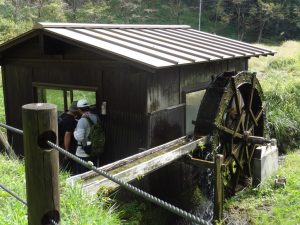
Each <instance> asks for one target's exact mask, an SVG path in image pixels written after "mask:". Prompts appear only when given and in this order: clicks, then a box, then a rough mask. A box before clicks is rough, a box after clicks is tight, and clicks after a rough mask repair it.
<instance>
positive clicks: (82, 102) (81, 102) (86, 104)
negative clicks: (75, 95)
mask: <svg viewBox="0 0 300 225" xmlns="http://www.w3.org/2000/svg"><path fill="white" fill-rule="evenodd" d="M89 106H90V104H89V102H88V101H87V100H86V99H80V100H79V101H78V102H77V107H78V108H85V107H89Z"/></svg>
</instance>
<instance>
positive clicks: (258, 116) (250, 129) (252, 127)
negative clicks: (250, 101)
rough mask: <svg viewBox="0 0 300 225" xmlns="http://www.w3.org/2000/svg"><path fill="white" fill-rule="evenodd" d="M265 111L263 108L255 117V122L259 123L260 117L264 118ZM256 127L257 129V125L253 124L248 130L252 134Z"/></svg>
mask: <svg viewBox="0 0 300 225" xmlns="http://www.w3.org/2000/svg"><path fill="white" fill-rule="evenodd" d="M263 111H264V107H262V108H261V109H260V111H259V112H258V113H257V114H256V116H254V117H255V120H256V121H257V123H258V121H259V119H260V117H261V116H262V114H263ZM254 127H255V124H252V125H251V127H250V128H249V127H247V128H246V130H247V131H248V132H251V131H252V130H253V129H254Z"/></svg>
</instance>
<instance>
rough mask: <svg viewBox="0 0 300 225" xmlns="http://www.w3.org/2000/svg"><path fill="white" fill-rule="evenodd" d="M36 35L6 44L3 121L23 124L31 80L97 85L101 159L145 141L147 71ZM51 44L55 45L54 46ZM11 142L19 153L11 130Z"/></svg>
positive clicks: (136, 148) (18, 140)
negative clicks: (45, 45)
mask: <svg viewBox="0 0 300 225" xmlns="http://www.w3.org/2000/svg"><path fill="white" fill-rule="evenodd" d="M38 41H39V39H37V38H33V39H30V40H28V41H26V46H23V45H21V46H17V47H15V48H12V49H10V51H8V52H6V53H5V54H4V56H3V58H4V63H3V65H2V70H3V84H4V87H5V88H4V96H5V105H6V107H5V108H6V109H5V110H6V119H7V124H9V125H12V126H14V127H17V128H20V129H22V119H21V106H22V105H24V104H27V103H32V102H33V101H34V91H33V89H34V87H33V85H32V83H35V84H37V83H40V84H41V83H46V84H49V86H51V85H62V86H63V85H68V86H70V85H71V86H77V87H80V86H89V87H93V88H97V89H98V90H97V103H98V107H99V108H100V105H101V102H102V101H106V102H107V115H106V116H103V117H102V119H103V123H104V126H105V130H106V134H107V137H106V138H107V144H106V152H105V155H104V159H103V162H111V161H114V160H117V159H120V158H124V157H126V156H128V155H132V154H135V153H136V152H137V151H139V149H140V148H146V147H147V128H146V126H147V124H148V116H147V114H146V113H145V112H146V101H145V99H146V80H145V76H146V75H147V73H146V72H144V71H143V70H141V69H137V68H135V67H132V66H130V65H127V64H125V63H123V62H118V61H116V60H113V59H110V58H107V57H105V56H102V55H97V54H95V53H93V52H89V51H87V50H84V49H81V48H78V47H76V46H72V45H67V44H62V43H60V44H59V43H55V46H58V45H59V47H60V48H62V49H63V51H62V50H61V49H60V50H59V51H52V52H50V53H49V54H46V53H47V52H49V50H48V51H46V53H45V51H44V50H43V49H40V45H39V42H38ZM55 46H54V47H55ZM11 141H12V143H13V147H14V149H15V150H16V152H17V153H20V154H22V153H23V148H22V137H20V136H18V135H15V134H14V135H11Z"/></svg>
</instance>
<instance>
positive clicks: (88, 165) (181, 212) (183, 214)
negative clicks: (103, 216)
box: [47, 141, 210, 225]
mask: <svg viewBox="0 0 300 225" xmlns="http://www.w3.org/2000/svg"><path fill="white" fill-rule="evenodd" d="M47 143H48V145H50V146H51V147H52V148H54V149H56V150H57V151H59V152H60V153H62V154H63V155H65V156H67V157H69V158H70V159H72V160H74V161H75V162H77V163H79V164H80V165H82V166H84V167H86V168H88V169H90V170H93V171H94V172H96V173H97V174H99V175H101V176H103V177H106V178H107V179H109V180H111V181H113V182H115V183H117V184H118V185H120V186H121V187H123V188H125V189H126V190H128V191H131V192H133V193H134V194H136V195H138V196H140V197H142V198H144V199H146V200H148V201H150V202H152V203H154V204H156V205H158V206H160V207H162V208H164V209H166V210H168V211H170V212H172V213H174V214H177V215H178V216H181V217H183V218H185V219H188V220H191V221H193V222H195V223H197V224H204V225H209V224H210V223H209V222H207V221H205V220H203V219H201V218H199V217H196V216H195V215H192V214H191V213H188V212H187V211H184V210H182V209H180V208H178V207H176V206H174V205H171V204H170V203H167V202H165V201H163V200H161V199H159V198H157V197H155V196H153V195H151V194H149V193H147V192H144V191H142V190H140V189H138V188H136V187H134V186H133V185H131V184H128V183H126V182H124V181H122V180H120V179H118V178H115V177H114V176H112V175H110V174H109V173H107V172H106V171H104V170H101V169H99V168H96V167H95V166H94V165H93V163H92V162H86V161H84V160H82V159H80V158H78V157H77V156H75V155H73V154H72V153H70V152H68V151H66V150H65V149H63V148H61V147H59V146H58V145H56V144H54V143H52V142H51V141H47Z"/></svg>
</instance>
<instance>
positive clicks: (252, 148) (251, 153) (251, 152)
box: [249, 144, 256, 162]
mask: <svg viewBox="0 0 300 225" xmlns="http://www.w3.org/2000/svg"><path fill="white" fill-rule="evenodd" d="M255 148H256V145H255V144H254V145H252V146H251V149H250V157H249V161H250V162H251V161H252V158H253V154H254V151H255Z"/></svg>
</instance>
